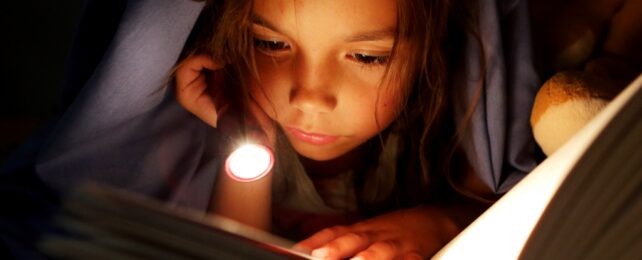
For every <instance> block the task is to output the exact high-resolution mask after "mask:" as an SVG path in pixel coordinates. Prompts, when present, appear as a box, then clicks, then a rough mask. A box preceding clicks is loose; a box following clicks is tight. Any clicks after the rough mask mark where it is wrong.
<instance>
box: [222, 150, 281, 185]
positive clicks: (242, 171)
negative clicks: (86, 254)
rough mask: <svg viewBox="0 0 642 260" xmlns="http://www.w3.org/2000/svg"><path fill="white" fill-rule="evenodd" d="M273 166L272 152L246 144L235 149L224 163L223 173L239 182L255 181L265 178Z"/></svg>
mask: <svg viewBox="0 0 642 260" xmlns="http://www.w3.org/2000/svg"><path fill="white" fill-rule="evenodd" d="M273 165H274V156H273V155H272V151H271V150H270V149H269V148H267V147H265V146H262V145H256V144H246V145H243V146H241V147H239V148H238V149H236V150H235V151H234V152H232V154H230V156H229V157H227V160H226V161H225V171H226V172H227V175H229V176H230V177H231V178H232V179H234V180H237V181H241V182H250V181H256V180H258V179H260V178H262V177H263V176H265V175H266V174H267V173H268V172H270V170H271V169H272V166H273Z"/></svg>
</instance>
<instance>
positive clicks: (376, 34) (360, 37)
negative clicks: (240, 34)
mask: <svg viewBox="0 0 642 260" xmlns="http://www.w3.org/2000/svg"><path fill="white" fill-rule="evenodd" d="M250 21H251V22H252V23H253V24H256V25H260V26H263V27H265V28H268V29H270V30H272V31H275V32H277V33H280V34H283V32H282V31H281V30H279V28H277V27H276V26H274V25H273V24H272V23H270V22H268V21H267V20H266V19H265V18H263V17H261V16H259V15H257V14H252V16H251V17H250ZM396 33H397V28H396V27H389V28H385V29H380V30H372V31H364V32H358V33H355V34H353V35H350V36H348V37H346V38H345V41H346V42H365V41H379V40H388V39H390V38H394V37H395V34H396Z"/></svg>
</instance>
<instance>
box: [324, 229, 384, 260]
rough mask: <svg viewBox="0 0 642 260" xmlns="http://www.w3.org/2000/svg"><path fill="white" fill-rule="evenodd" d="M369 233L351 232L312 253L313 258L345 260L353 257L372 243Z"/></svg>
mask: <svg viewBox="0 0 642 260" xmlns="http://www.w3.org/2000/svg"><path fill="white" fill-rule="evenodd" d="M372 241H373V239H372V237H371V236H370V235H368V233H362V232H349V233H346V234H344V235H342V236H340V237H337V238H336V239H334V240H332V241H330V242H329V243H327V244H325V245H324V246H323V247H321V248H318V249H315V250H313V251H312V256H315V257H320V258H329V259H344V258H346V257H350V256H353V255H355V254H357V253H359V252H361V251H363V250H364V249H366V248H368V246H369V245H370V244H371V243H372Z"/></svg>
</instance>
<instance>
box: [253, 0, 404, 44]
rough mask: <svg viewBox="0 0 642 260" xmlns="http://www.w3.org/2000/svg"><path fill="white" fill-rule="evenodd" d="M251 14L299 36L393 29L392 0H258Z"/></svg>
mask: <svg viewBox="0 0 642 260" xmlns="http://www.w3.org/2000/svg"><path fill="white" fill-rule="evenodd" d="M253 15H254V16H255V17H258V18H259V19H261V20H264V21H263V22H265V23H267V24H269V25H270V26H272V27H274V28H270V29H274V30H276V31H278V32H281V33H284V34H288V35H300V34H301V33H302V32H310V33H315V34H317V35H331V34H336V35H341V34H345V35H346V36H348V35H352V34H354V33H356V32H359V31H377V32H379V31H381V32H383V31H391V30H392V31H394V30H396V25H397V6H396V1H395V0H258V1H255V3H254V6H253Z"/></svg>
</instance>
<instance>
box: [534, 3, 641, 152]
mask: <svg viewBox="0 0 642 260" xmlns="http://www.w3.org/2000/svg"><path fill="white" fill-rule="evenodd" d="M531 16H532V18H533V34H534V39H536V40H535V46H536V48H535V51H536V53H537V54H538V55H541V57H542V58H543V64H542V68H541V69H542V70H543V71H544V72H545V74H549V75H550V74H552V75H553V76H552V77H551V78H549V79H548V80H547V81H546V82H545V83H544V85H543V86H542V87H541V88H540V90H539V92H538V93H537V97H536V98H535V103H534V106H533V110H532V113H531V126H532V129H533V134H534V136H535V140H536V141H537V143H538V144H539V145H540V147H541V148H542V150H543V151H544V153H545V154H546V155H550V154H552V153H553V152H554V151H555V150H557V148H558V147H559V146H561V145H562V144H564V143H565V142H566V140H568V139H569V138H570V137H571V136H573V134H575V133H576V132H577V131H578V130H579V129H581V128H582V127H583V126H584V125H585V124H586V123H587V122H588V121H589V120H591V119H592V118H593V117H594V116H595V115H596V114H597V113H598V112H599V111H601V110H602V108H604V107H605V106H606V105H607V104H608V102H609V101H610V100H611V99H612V98H613V97H615V96H616V95H617V94H618V93H619V92H620V91H621V90H622V88H623V87H624V86H626V84H627V83H628V82H629V81H631V80H632V79H633V78H634V77H635V76H637V75H638V74H639V73H640V72H642V66H641V65H642V0H608V1H607V0H588V1H580V0H562V1H552V0H540V1H531ZM538 51H539V52H538Z"/></svg>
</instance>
